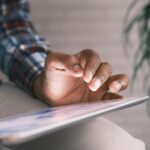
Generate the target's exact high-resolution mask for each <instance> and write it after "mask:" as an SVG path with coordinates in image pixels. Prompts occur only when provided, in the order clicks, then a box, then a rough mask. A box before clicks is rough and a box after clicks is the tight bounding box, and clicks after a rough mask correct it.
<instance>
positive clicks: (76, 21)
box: [30, 0, 150, 149]
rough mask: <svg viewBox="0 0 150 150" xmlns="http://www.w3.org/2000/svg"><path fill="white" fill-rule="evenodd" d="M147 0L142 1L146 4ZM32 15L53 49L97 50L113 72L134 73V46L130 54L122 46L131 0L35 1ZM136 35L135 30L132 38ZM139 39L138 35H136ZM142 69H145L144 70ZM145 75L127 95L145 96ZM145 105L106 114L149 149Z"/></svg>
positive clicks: (73, 50)
mask: <svg viewBox="0 0 150 150" xmlns="http://www.w3.org/2000/svg"><path fill="white" fill-rule="evenodd" d="M144 1H146V0H142V1H141V2H142V3H143V2H144ZM30 2H31V8H32V9H31V10H32V18H33V22H34V24H35V27H36V29H37V30H38V32H39V33H40V34H41V35H42V36H43V37H45V38H46V39H47V40H49V41H50V43H51V46H52V49H53V50H54V51H62V52H66V53H75V52H78V51H80V50H82V49H86V48H91V49H94V50H97V51H98V52H99V54H100V55H101V57H102V59H103V60H104V61H108V62H109V63H111V64H112V66H113V71H114V73H126V74H128V75H129V77H131V76H132V73H133V59H134V55H135V50H136V48H135V47H136V45H137V44H138V43H136V40H135V47H134V46H133V47H132V48H130V49H129V50H128V55H127V53H126V52H125V51H124V49H123V33H122V31H123V27H124V23H123V20H124V17H125V14H126V11H127V8H128V7H129V5H130V4H131V2H132V0H111V1H110V0H42V1H41V0H32V1H30ZM134 36H135V37H136V31H135V32H134V33H133V37H134ZM135 39H136V38H135ZM141 72H142V71H141ZM146 94H147V92H146V90H144V89H143V74H142V73H141V74H140V75H139V76H138V78H137V80H136V83H135V86H134V90H132V91H131V88H129V89H128V90H127V91H126V92H124V95H126V96H128V97H129V96H138V95H146ZM146 108H147V106H146V105H145V104H142V105H138V106H136V107H132V108H130V109H127V110H122V111H118V112H114V113H111V114H108V115H105V117H106V118H108V119H110V120H112V121H114V122H116V123H117V124H119V125H120V126H121V127H123V128H124V129H125V130H127V131H128V132H129V133H131V134H132V135H133V136H136V137H138V138H140V139H142V140H143V141H144V142H145V143H146V146H147V149H150V143H149V139H150V130H149V128H150V119H149V118H148V115H147V109H146Z"/></svg>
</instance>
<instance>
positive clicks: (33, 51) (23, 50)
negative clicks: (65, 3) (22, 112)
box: [0, 0, 50, 94]
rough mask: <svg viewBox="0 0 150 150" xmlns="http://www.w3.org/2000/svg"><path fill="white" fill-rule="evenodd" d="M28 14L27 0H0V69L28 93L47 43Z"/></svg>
mask: <svg viewBox="0 0 150 150" xmlns="http://www.w3.org/2000/svg"><path fill="white" fill-rule="evenodd" d="M30 15H31V14H30V9H29V2H28V0H0V69H1V70H2V71H3V72H4V73H5V74H6V75H8V77H9V79H10V80H11V81H13V82H14V83H15V84H16V85H17V86H19V87H21V88H22V89H23V90H25V91H27V92H30V93H31V94H32V89H33V83H34V80H35V79H36V77H37V76H38V75H39V74H40V73H42V72H43V71H44V61H45V57H46V56H47V54H48V53H49V52H50V46H49V43H48V42H47V41H46V40H45V39H43V38H42V37H40V36H39V35H38V34H37V32H36V31H35V28H34V26H33V24H32V22H31V19H30Z"/></svg>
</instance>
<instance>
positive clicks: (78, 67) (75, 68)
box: [73, 65, 82, 72]
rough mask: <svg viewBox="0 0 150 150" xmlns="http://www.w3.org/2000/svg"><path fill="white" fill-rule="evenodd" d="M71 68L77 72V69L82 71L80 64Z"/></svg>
mask: <svg viewBox="0 0 150 150" xmlns="http://www.w3.org/2000/svg"><path fill="white" fill-rule="evenodd" d="M73 70H74V71H75V72H79V71H82V68H81V67H80V65H74V66H73Z"/></svg>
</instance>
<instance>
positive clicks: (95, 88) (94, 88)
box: [91, 79, 102, 91]
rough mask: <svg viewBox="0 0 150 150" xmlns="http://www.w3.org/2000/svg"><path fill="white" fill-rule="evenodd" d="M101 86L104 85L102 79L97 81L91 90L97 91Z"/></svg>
mask: <svg viewBox="0 0 150 150" xmlns="http://www.w3.org/2000/svg"><path fill="white" fill-rule="evenodd" d="M101 85H102V83H101V81H100V79H95V80H94V83H93V86H92V89H91V90H92V91H97V90H98V89H99V88H100V86H101Z"/></svg>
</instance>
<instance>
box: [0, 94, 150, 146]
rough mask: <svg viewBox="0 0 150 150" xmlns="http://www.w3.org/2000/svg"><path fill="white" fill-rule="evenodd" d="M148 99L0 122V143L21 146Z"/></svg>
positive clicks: (48, 110)
mask: <svg viewBox="0 0 150 150" xmlns="http://www.w3.org/2000/svg"><path fill="white" fill-rule="evenodd" d="M148 99H149V97H148V96H146V97H137V98H126V99H123V100H113V101H99V102H91V103H82V104H74V105H67V106H61V107H53V108H46V109H42V110H40V111H37V112H33V113H25V114H21V115H16V116H12V117H9V118H5V119H1V120H0V142H1V143H2V144H6V145H10V144H19V143H22V142H26V141H28V140H31V139H34V138H37V137H39V136H41V135H44V134H48V133H50V132H52V131H55V130H58V129H60V128H63V127H66V126H70V125H72V124H73V123H77V122H80V121H83V120H85V119H89V118H92V117H95V116H99V115H102V114H104V113H108V112H111V111H114V110H122V109H124V108H128V107H131V106H134V105H137V104H140V103H143V102H145V101H146V100H148Z"/></svg>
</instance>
